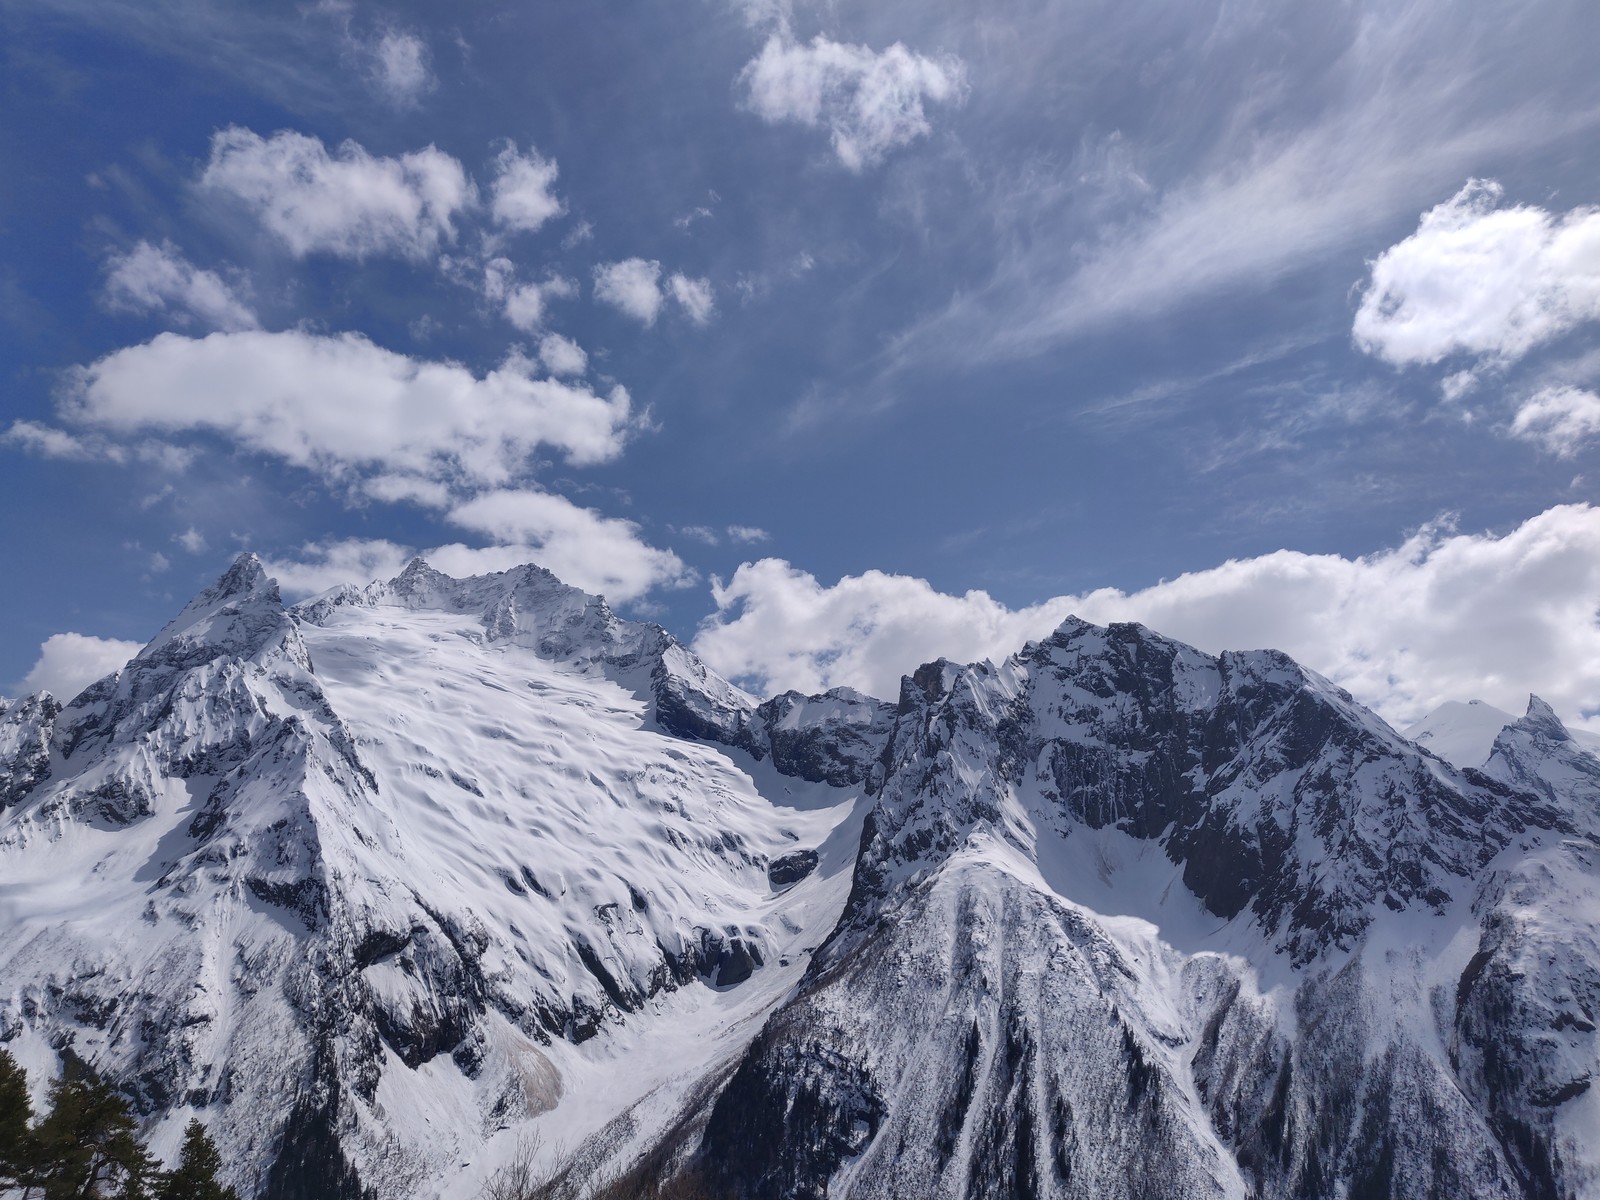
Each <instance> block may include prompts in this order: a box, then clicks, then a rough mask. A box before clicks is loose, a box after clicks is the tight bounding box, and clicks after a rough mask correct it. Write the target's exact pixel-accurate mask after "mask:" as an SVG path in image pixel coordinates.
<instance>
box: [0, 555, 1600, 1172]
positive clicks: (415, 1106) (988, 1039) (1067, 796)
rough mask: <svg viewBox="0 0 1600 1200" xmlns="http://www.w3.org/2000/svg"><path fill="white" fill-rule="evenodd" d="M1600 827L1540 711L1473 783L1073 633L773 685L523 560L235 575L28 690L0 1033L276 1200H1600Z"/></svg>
mask: <svg viewBox="0 0 1600 1200" xmlns="http://www.w3.org/2000/svg"><path fill="white" fill-rule="evenodd" d="M1474 715H1477V714H1474ZM1483 723H1484V722H1477V724H1483ZM1462 724H1463V723H1462V722H1460V721H1457V722H1456V723H1455V726H1452V728H1454V727H1456V726H1460V725H1462ZM1467 724H1472V723H1471V722H1467ZM1446 725H1449V722H1447V721H1441V722H1435V727H1434V728H1435V731H1436V732H1435V734H1434V736H1433V738H1432V739H1431V740H1433V741H1434V742H1435V745H1436V746H1438V747H1439V748H1440V749H1441V750H1442V749H1443V748H1444V744H1445V743H1444V742H1443V741H1440V740H1439V735H1438V733H1437V730H1439V729H1443V728H1444V727H1445V726H1446ZM1476 727H1477V726H1476V724H1474V725H1472V728H1473V729H1474V730H1475V729H1476ZM1421 732H1424V733H1425V732H1428V731H1427V730H1423V731H1421ZM1474 736H1475V737H1478V740H1480V741H1481V740H1482V738H1481V736H1479V735H1477V734H1474ZM1419 738H1420V733H1419ZM1421 740H1423V742H1424V744H1426V743H1427V741H1428V740H1430V739H1421ZM1468 740H1470V739H1460V738H1458V739H1457V741H1460V742H1462V744H1463V745H1466V742H1467V741H1468ZM1474 744H1475V743H1474ZM1451 746H1452V747H1454V743H1451ZM1471 750H1472V747H1471V746H1467V750H1466V751H1463V753H1469V752H1471ZM1452 753H1454V749H1453V750H1452ZM1446 757H1449V756H1448V755H1447V756H1446ZM1458 757H1459V755H1458ZM1597 839H1600V759H1596V758H1595V757H1594V755H1593V754H1591V753H1590V752H1589V750H1588V749H1586V748H1585V747H1584V746H1583V745H1580V744H1579V743H1578V742H1576V741H1574V740H1573V738H1572V736H1571V735H1570V734H1569V733H1568V731H1566V730H1565V729H1564V728H1563V727H1562V725H1561V723H1560V721H1559V720H1557V719H1556V717H1555V715H1554V714H1553V713H1551V712H1550V711H1549V709H1548V708H1547V707H1545V706H1544V705H1543V704H1542V702H1539V701H1537V700H1535V701H1533V702H1532V703H1531V704H1530V706H1529V711H1528V714H1527V715H1526V716H1525V717H1523V718H1521V719H1520V720H1514V719H1510V718H1509V717H1508V718H1507V719H1506V720H1504V721H1501V722H1500V724H1499V725H1498V726H1496V728H1495V731H1494V733H1493V736H1492V737H1491V738H1490V740H1489V742H1488V744H1487V750H1486V752H1485V754H1484V756H1483V758H1482V759H1481V760H1480V761H1479V762H1478V763H1476V764H1469V765H1466V766H1455V765H1452V764H1451V762H1448V761H1445V758H1441V757H1439V756H1438V755H1437V754H1436V753H1433V752H1430V751H1429V750H1428V749H1424V748H1422V747H1421V746H1419V745H1418V744H1417V742H1416V741H1413V740H1408V739H1407V738H1406V737H1404V736H1402V735H1401V734H1399V733H1397V732H1395V731H1394V730H1393V729H1391V728H1389V727H1388V726H1387V725H1385V724H1384V723H1383V722H1382V721H1381V720H1379V719H1378V718H1377V717H1375V716H1373V715H1372V714H1370V713H1368V712H1366V711H1365V710H1363V709H1362V708H1361V707H1360V706H1359V705H1357V704H1356V703H1355V702H1354V701H1353V700H1352V699H1351V698H1350V697H1349V696H1348V695H1347V694H1345V693H1343V692H1342V691H1340V690H1339V689H1338V688H1336V687H1334V686H1333V685H1331V684H1329V683H1328V682H1327V681H1325V680H1322V679H1320V678H1319V677H1317V676H1315V675H1314V674H1312V673H1310V672H1308V671H1305V670H1304V669H1302V668H1300V667H1299V666H1297V665H1296V664H1295V663H1293V662H1292V661H1290V660H1289V659H1287V658H1285V657H1284V656H1282V655H1280V654H1277V653H1274V652H1269V651H1260V652H1251V653H1240V654H1224V655H1222V656H1221V657H1220V658H1213V657H1210V656H1208V655H1204V654H1201V653H1199V652H1198V651H1195V650H1193V649H1190V648H1188V647H1185V646H1182V645H1180V644H1178V643H1175V642H1172V641H1169V640H1167V639H1164V638H1162V637H1160V636H1159V635H1156V634H1154V633H1152V632H1150V631H1148V630H1145V629H1143V628H1141V627H1139V626H1133V625H1114V626H1111V627H1109V628H1104V629H1102V628H1098V627H1095V626H1091V625H1088V624H1085V623H1083V622H1080V621H1076V620H1069V621H1068V622H1066V623H1065V624H1063V625H1062V626H1061V628H1060V629H1058V630H1057V631H1056V632H1055V633H1054V634H1053V635H1052V636H1051V637H1050V638H1048V639H1046V640H1044V641H1041V642H1038V643H1030V644H1029V645H1028V646H1027V647H1025V648H1023V649H1022V650H1021V651H1020V652H1019V653H1018V654H1017V655H1015V656H1013V657H1012V658H1010V659H1007V660H1006V661H1005V662H1003V663H1001V664H998V665H995V664H990V663H983V664H977V665H971V666H962V665H957V664H951V663H947V662H942V661H941V662H938V663H933V664H929V665H927V666H924V667H922V668H921V669H919V670H918V671H917V672H915V673H914V674H913V675H912V676H909V677H907V678H906V680H905V681H904V682H903V684H902V688H901V694H900V696H899V699H898V703H897V704H893V705H890V704H885V703H883V702H880V701H877V700H873V699H871V698H869V697H865V696H861V695H859V694H857V693H854V692H850V691H848V690H845V689H840V690H836V691H834V692H830V693H828V694H827V695H825V696H817V697H804V696H799V695H797V694H794V693H789V694H785V695H783V696H779V697H776V698H774V699H772V700H768V701H766V702H765V703H757V701H756V700H755V699H754V698H752V697H750V696H748V695H746V694H745V693H744V692H742V691H741V690H739V689H738V688H737V687H734V686H733V685H731V684H729V683H728V682H727V681H725V680H723V679H721V678H719V677H718V676H717V675H716V674H715V673H714V672H712V671H710V670H709V669H708V668H707V667H706V666H705V665H704V664H703V663H701V662H700V661H698V660H697V659H696V658H695V657H694V655H693V654H692V653H690V652H689V651H688V650H687V649H686V648H685V647H684V646H682V645H681V644H679V643H678V642H677V641H676V640H675V639H673V638H672V637H671V636H670V635H669V634H667V633H666V632H665V631H663V630H661V629H659V628H657V627H654V626H649V625H642V624H637V623H632V622H628V621H623V620H620V619H618V618H617V617H616V616H615V615H614V614H612V613H611V612H610V610H609V609H608V608H607V607H606V606H605V604H604V602H603V601H601V600H599V599H598V598H595V597H592V596H588V595H585V594H584V593H582V592H579V591H577V590H576V589H572V588H568V587H566V586H564V585H562V584H561V583H560V582H559V581H557V580H556V579H555V578H554V577H552V576H551V575H549V574H548V573H547V572H544V571H542V570H540V569H538V568H536V567H526V568H521V569H519V570H517V571H512V572H507V573H504V574H501V575H494V576H485V577H480V578H474V579H466V580H455V579H450V578H447V577H445V576H443V575H440V574H439V573H437V572H435V571H433V570H431V569H429V568H428V567H427V566H426V565H425V564H423V563H421V562H415V563H413V564H411V566H409V567H408V568H407V569H406V571H405V572H404V573H402V574H401V575H400V576H399V577H398V578H396V579H394V580H392V581H390V582H388V583H383V584H375V585H373V586H371V587H368V588H366V589H353V588H350V589H344V590H342V591H340V592H337V593H333V594H330V595H328V596H325V597H322V598H320V599H318V600H316V601H312V602H309V603H307V604H304V605H301V606H298V607H295V608H285V607H284V606H283V604H282V603H281V602H280V600H279V598H278V595H277V591H276V588H275V586H274V585H273V584H272V583H271V582H270V581H269V580H268V579H267V578H266V577H265V574H264V572H263V570H262V568H261V566H260V564H259V563H257V562H256V561H255V560H254V559H253V558H250V557H248V556H247V557H245V558H242V559H241V560H240V561H239V562H238V563H236V564H235V566H234V567H233V568H232V569H231V570H230V571H229V572H228V573H227V574H226V575H225V576H224V577H223V578H222V579H221V580H219V581H218V583H217V584H216V585H215V586H214V587H212V588H210V589H207V591H205V592H203V593H202V594H201V595H200V596H198V597H196V599H195V600H194V601H193V602H192V603H191V604H190V605H189V606H188V607H187V608H186V609H185V610H184V611H183V613H181V614H180V615H179V616H178V618H177V619H176V620H175V621H174V622H173V623H172V624H171V625H169V626H168V627H167V628H166V629H165V630H163V631H162V632H161V633H160V634H159V635H157V637H156V638H155V640H154V641H152V642H151V643H150V645H149V646H147V647H146V648H145V649H144V650H143V651H141V652H140V654H139V655H138V656H137V657H136V658H135V659H134V660H133V661H131V662H130V663H129V664H128V665H127V666H126V667H125V668H124V669H123V670H122V671H121V672H120V673H119V674H117V675H116V676H113V677H110V678H108V679H106V680H103V681H101V682H100V683H98V684H96V685H94V686H93V687H91V688H90V689H88V690H87V691H86V692H85V693H84V694H83V695H81V696H79V697H77V698H76V699H74V700H73V701H72V702H71V703H70V704H69V705H67V707H65V708H62V707H61V706H60V705H59V704H58V703H57V702H56V701H55V700H53V699H51V698H49V697H46V696H40V697H33V698H29V699H26V700H22V701H19V702H17V703H14V704H12V705H10V706H9V707H6V708H3V709H0V1040H3V1041H4V1042H5V1043H6V1044H7V1045H8V1046H9V1048H11V1049H12V1051H13V1052H14V1053H16V1054H17V1055H18V1057H19V1058H20V1059H21V1060H22V1061H23V1062H24V1064H25V1065H27V1066H29V1067H30V1068H31V1069H32V1072H33V1075H34V1077H35V1079H36V1080H42V1079H43V1077H44V1076H45V1075H46V1074H47V1073H48V1072H50V1071H53V1070H55V1069H58V1067H59V1064H60V1062H61V1060H62V1058H63V1056H66V1055H78V1056H80V1057H82V1058H85V1059H88V1060H90V1061H92V1062H93V1063H94V1064H96V1065H97V1066H98V1067H100V1068H101V1069H102V1070H104V1071H106V1072H107V1073H109V1074H111V1075H112V1076H114V1077H115V1078H117V1079H119V1080H120V1081H121V1082H122V1083H123V1085H124V1086H125V1087H126V1089H127V1090H128V1091H129V1093H130V1094H131V1095H132V1096H133V1097H134V1098H135V1099H136V1101H137V1103H138V1105H139V1108H140V1111H141V1112H142V1114H144V1116H145V1118H146V1120H147V1122H148V1124H149V1127H150V1129H151V1131H152V1135H153V1138H154V1140H155V1144H156V1145H157V1147H158V1148H167V1147H170V1146H172V1145H173V1144H175V1140H176V1138H177V1136H178V1135H179V1133H180V1131H181V1129H182V1126H183V1124H184V1123H185V1122H186V1121H187V1120H188V1119H189V1117H191V1116H193V1115H199V1116H200V1117H201V1118H202V1119H204V1120H206V1121H207V1122H208V1123H209V1124H210V1125H211V1128H212V1130H213V1133H214V1135H215V1136H216V1137H217V1138H218V1140H219V1142H221V1143H222V1145H223V1146H224V1148H225V1156H226V1158H227V1160H228V1161H229V1162H230V1164H232V1165H233V1169H234V1170H235V1172H236V1180H237V1182H238V1183H239V1184H240V1186H241V1189H242V1190H243V1191H245V1192H248V1193H252V1194H258V1195H264V1196H270V1197H347V1196H349V1197H354V1196H359V1195H364V1194H372V1195H377V1196H381V1197H412V1196H418V1197H426V1196H446V1197H467V1196H472V1195H475V1194H476V1193H477V1191H478V1189H479V1188H480V1186H481V1183H482V1181H483V1179H484V1178H485V1177H486V1176H487V1174H488V1173H489V1172H490V1171H492V1170H493V1169H494V1167H495V1165H496V1164H497V1163H498V1162H501V1161H503V1160H504V1159H506V1158H507V1157H509V1156H510V1155H512V1154H513V1153H514V1152H515V1150H516V1148H517V1146H518V1144H519V1141H521V1140H522V1139H523V1138H525V1137H526V1136H527V1135H528V1134H529V1133H530V1132H535V1133H537V1134H538V1135H539V1136H540V1137H542V1139H543V1143H544V1146H545V1152H546V1155H547V1157H549V1158H551V1159H555V1158H556V1157H562V1158H564V1159H567V1160H569V1161H573V1162H576V1163H577V1164H579V1169H578V1170H577V1171H575V1172H574V1173H573V1176H572V1178H574V1179H575V1180H576V1179H581V1178H585V1177H592V1173H593V1172H594V1171H595V1170H597V1169H598V1168H599V1167H600V1166H603V1165H607V1164H610V1165H618V1164H625V1163H627V1162H629V1161H632V1160H635V1159H637V1158H639V1157H641V1156H644V1155H647V1154H652V1155H654V1156H656V1157H657V1159H658V1160H660V1161H666V1160H672V1159H676V1160H688V1159H695V1160H697V1161H698V1162H699V1164H700V1165H701V1166H702V1168H703V1169H704V1170H705V1171H706V1172H708V1174H709V1176H710V1177H711V1179H712V1181H713V1182H714V1183H715V1184H717V1185H718V1186H720V1187H722V1188H723V1189H724V1190H726V1191H727V1192H728V1193H729V1194H730V1195H744V1196H750V1197H821V1196H824V1195H826V1196H848V1197H860V1198H877V1197H885V1198H887V1197H902V1196H924V1195H926V1196H940V1197H945V1196H948V1197H967V1196H972V1197H1002V1196H1004V1197H1010V1196H1040V1197H1043V1196H1051V1197H1079V1196H1082V1197H1090V1196H1093V1197H1136V1196H1137V1197H1202V1196H1219V1197H1222V1196H1226V1197H1244V1196H1262V1197H1285V1198H1287V1197H1306V1198H1311V1197H1348V1198H1351V1200H1357V1198H1363V1197H1374V1198H1376V1197H1419V1198H1420V1197H1454V1196H1469V1195H1470V1196H1485V1197H1491V1196H1492V1197H1539V1198H1541V1200H1542V1198H1546V1197H1549V1198H1552V1200H1554V1198H1557V1197H1582V1196H1600V1100H1597V1098H1596V1096H1595V1094H1594V1093H1593V1092H1592V1091H1591V1090H1590V1080H1591V1078H1592V1076H1593V1075H1594V1073H1595V1071H1596V1069H1597V1066H1600V1047H1597V1044H1596V1041H1595V1027H1596V1021H1597V1020H1600V1016H1597V1014H1600V940H1597V939H1600V935H1597V932H1596V919H1597V917H1600V894H1597V888H1596V871H1597V854H1600V843H1597Z"/></svg>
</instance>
